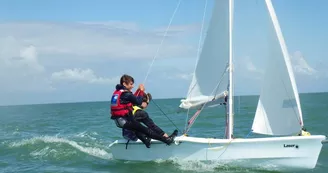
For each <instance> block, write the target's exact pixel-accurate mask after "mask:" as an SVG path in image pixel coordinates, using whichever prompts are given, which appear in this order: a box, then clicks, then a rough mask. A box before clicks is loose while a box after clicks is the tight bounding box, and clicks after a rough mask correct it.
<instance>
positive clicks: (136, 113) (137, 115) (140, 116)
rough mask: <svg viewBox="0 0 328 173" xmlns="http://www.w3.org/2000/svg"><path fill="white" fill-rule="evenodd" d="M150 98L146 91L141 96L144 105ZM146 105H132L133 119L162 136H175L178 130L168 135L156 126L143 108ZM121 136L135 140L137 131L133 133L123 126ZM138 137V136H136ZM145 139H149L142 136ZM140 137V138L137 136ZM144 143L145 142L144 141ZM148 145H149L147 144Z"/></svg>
mask: <svg viewBox="0 0 328 173" xmlns="http://www.w3.org/2000/svg"><path fill="white" fill-rule="evenodd" d="M151 99H152V97H151V94H150V93H147V94H145V95H144V97H143V103H146V105H147V106H148V104H149V101H150V100H151ZM147 106H146V107H141V106H137V105H134V106H133V111H132V114H133V118H134V120H136V121H138V122H141V123H143V124H144V125H146V126H147V127H148V128H150V129H151V130H153V131H154V132H155V133H157V134H159V135H161V136H164V137H169V138H173V139H174V138H175V137H176V136H177V135H178V130H174V132H173V133H172V134H171V135H170V136H168V135H167V133H165V132H164V131H163V130H162V129H161V128H160V127H158V126H157V125H156V124H155V123H154V121H153V120H152V119H151V118H150V117H149V115H148V113H147V112H146V111H145V110H144V109H146V108H147ZM122 133H123V136H124V138H125V139H128V140H134V141H136V139H137V133H138V132H137V133H134V132H133V131H130V130H127V129H124V128H123V132H122ZM142 135H143V134H139V135H138V136H142ZM138 138H139V137H138ZM144 138H146V139H145V141H147V142H148V140H150V139H149V138H148V137H147V136H144ZM139 139H140V138H139ZM140 140H141V141H143V139H140ZM144 143H145V142H144ZM145 145H146V146H147V144H146V143H145ZM147 147H149V146H147Z"/></svg>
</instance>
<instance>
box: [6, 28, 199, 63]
mask: <svg viewBox="0 0 328 173" xmlns="http://www.w3.org/2000/svg"><path fill="white" fill-rule="evenodd" d="M194 28H195V25H190V26H189V25H187V26H172V28H171V30H170V31H169V33H168V35H169V36H173V35H174V36H175V37H169V38H167V40H166V41H165V43H164V44H163V47H162V48H161V50H160V54H161V55H160V57H161V58H162V57H172V56H176V57H188V56H189V55H192V54H190V52H193V51H196V50H194V48H193V46H190V45H188V44H183V43H182V42H181V39H178V35H179V34H177V32H182V31H185V32H187V31H193V30H194ZM163 32H164V31H163V30H162V28H159V29H158V28H152V29H141V28H140V27H138V25H137V24H135V23H130V22H103V23H101V22H77V23H46V22H26V23H22V22H21V23H15V22H12V23H2V24H0V38H6V37H8V36H9V35H10V36H11V37H12V38H14V39H15V40H16V41H17V43H19V44H20V45H27V44H30V45H33V46H34V47H36V49H37V50H38V51H39V52H40V54H46V55H49V54H51V55H53V54H58V55H63V54H66V55H71V56H79V58H81V57H86V58H90V57H92V56H93V57H102V58H108V59H117V58H142V59H143V58H152V57H153V56H154V55H155V53H156V51H157V49H158V46H159V44H160V41H161V40H162V35H163ZM181 35H182V34H181ZM1 40H2V41H1ZM1 40H0V43H1V42H2V43H3V44H5V42H6V39H5V40H3V39H1ZM179 40H180V41H179Z"/></svg>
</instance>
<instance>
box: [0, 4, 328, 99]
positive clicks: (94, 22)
mask: <svg viewBox="0 0 328 173" xmlns="http://www.w3.org/2000/svg"><path fill="white" fill-rule="evenodd" d="M205 2H207V6H206V13H205V22H204V24H205V25H204V31H203V33H205V31H206V28H207V27H208V21H209V19H210V14H211V10H212V7H213V2H214V0H207V1H206V0H182V2H181V4H180V6H179V8H178V10H177V12H176V14H175V16H174V18H173V20H172V24H171V26H170V28H169V30H168V32H167V37H166V38H165V41H164V42H163V44H162V46H161V48H160V49H158V48H159V46H160V43H161V41H162V39H163V35H164V33H165V30H166V28H167V26H168V24H169V22H170V19H171V17H172V14H173V12H174V10H175V8H176V6H177V4H178V0H166V1H162V0H138V1H132V0H120V1H117V0H115V1H114V0H106V1H105V0H97V1H96V0H95V1H83V0H81V1H80V0H79V1H78V0H70V1H64V0H57V1H42V0H29V1H18V0H10V1H9V0H1V1H0V81H1V85H0V105H10V104H36V103H53V102H81V101H108V100H109V99H110V97H111V94H112V92H113V90H114V88H115V85H116V84H117V83H119V79H120V76H121V75H122V74H130V75H132V76H133V77H134V78H135V82H136V84H135V88H137V86H138V84H139V83H141V82H143V81H144V79H145V77H146V74H147V71H148V70H149V67H150V64H151V63H152V60H153V57H154V56H155V55H156V53H157V50H159V51H158V54H157V56H156V59H155V61H154V63H153V66H151V67H152V68H150V73H149V76H148V78H147V80H146V83H145V87H146V90H147V91H148V92H150V93H152V95H153V97H154V98H181V97H185V96H186V94H187V91H188V88H189V85H190V82H191V78H192V73H193V72H194V67H195V63H196V60H197V49H198V42H199V36H200V33H201V32H200V31H201V26H202V18H203V13H204V7H205ZM273 5H274V8H275V10H276V13H277V16H278V19H279V23H280V26H281V29H282V32H283V35H284V38H285V41H286V44H287V48H288V52H289V54H290V57H291V62H292V66H293V70H294V73H295V77H296V82H297V87H298V89H299V91H300V92H325V91H328V87H327V86H328V80H327V78H328V70H327V69H328V58H326V54H327V53H326V50H325V49H326V45H327V43H325V42H326V40H328V33H327V32H326V31H327V30H328V23H327V21H326V19H327V17H328V12H327V11H326V10H325V9H324V7H326V6H327V5H328V1H325V0H312V1H308V0H298V1H286V0H274V1H273ZM266 13H267V11H266V6H265V4H264V0H247V1H244V0H235V13H234V33H233V37H234V46H235V48H234V63H235V69H236V71H235V75H234V79H235V94H236V95H248V94H258V93H259V91H260V89H259V85H258V84H260V82H261V75H262V74H263V71H264V70H265V61H264V59H263V54H264V53H265V52H264V47H263V46H264V41H265V40H264V38H265V36H264V34H265V29H266V27H265V26H266V22H268V20H267V18H266V17H265V15H267V14H266ZM203 35H204V34H203Z"/></svg>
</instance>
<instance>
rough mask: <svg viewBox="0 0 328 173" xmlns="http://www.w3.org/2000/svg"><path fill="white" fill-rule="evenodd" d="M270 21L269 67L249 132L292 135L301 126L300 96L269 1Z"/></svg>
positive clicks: (267, 1) (267, 2)
mask: <svg viewBox="0 0 328 173" xmlns="http://www.w3.org/2000/svg"><path fill="white" fill-rule="evenodd" d="M266 4H267V7H268V10H269V15H270V19H271V20H270V21H272V23H271V24H272V25H271V28H270V29H271V30H272V32H271V33H270V34H269V45H268V46H269V49H268V50H269V51H268V52H267V53H268V54H267V57H265V58H266V59H267V60H268V66H267V68H266V73H265V74H264V80H263V83H262V89H261V92H260V98H259V101H258V106H257V110H256V113H255V118H254V121H253V126H252V130H253V132H254V133H259V134H266V135H291V134H293V135H295V134H296V133H298V132H299V131H300V129H301V127H302V126H303V121H302V112H301V107H300V101H299V95H298V91H297V88H296V82H295V78H294V73H293V70H292V66H291V63H290V58H289V55H288V51H287V47H286V44H285V41H284V38H283V35H282V32H281V30H280V26H279V22H278V19H277V17H276V14H275V12H274V9H273V6H272V4H271V1H269V0H266Z"/></svg>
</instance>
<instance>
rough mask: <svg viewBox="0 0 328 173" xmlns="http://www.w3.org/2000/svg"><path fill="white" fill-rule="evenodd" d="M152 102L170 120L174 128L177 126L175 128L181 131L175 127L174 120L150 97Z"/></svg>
mask: <svg viewBox="0 0 328 173" xmlns="http://www.w3.org/2000/svg"><path fill="white" fill-rule="evenodd" d="M152 102H153V103H154V104H155V105H156V107H157V108H158V109H159V110H160V111H161V112H162V114H163V115H164V116H165V117H166V118H167V119H168V120H169V121H171V123H172V124H173V125H174V126H175V128H177V130H178V131H179V132H180V133H182V132H181V130H180V129H179V128H178V127H177V125H175V124H174V122H173V121H172V120H171V119H170V118H169V117H168V116H167V115H166V114H165V112H164V111H163V110H162V109H161V108H160V107H159V106H158V104H157V103H156V102H155V101H154V100H153V99H152Z"/></svg>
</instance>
